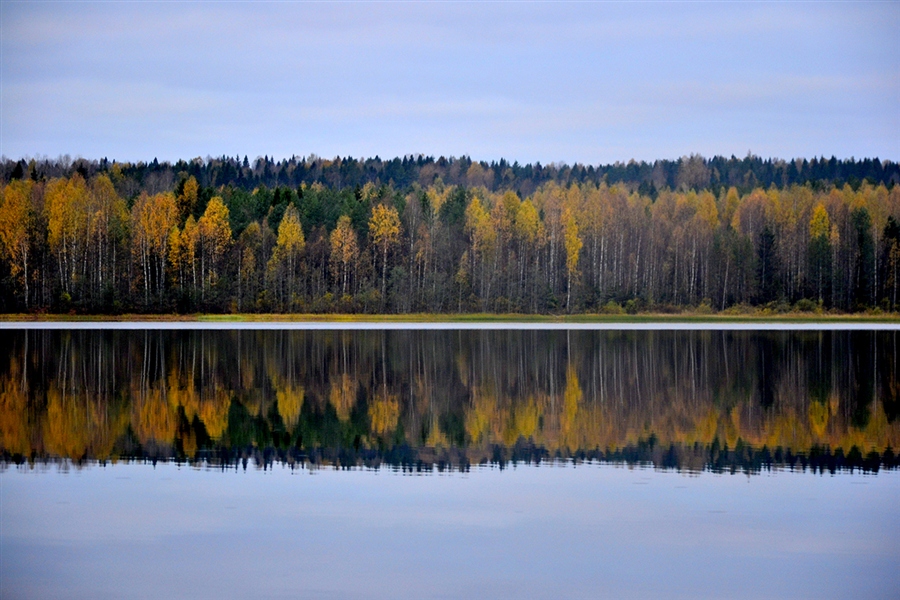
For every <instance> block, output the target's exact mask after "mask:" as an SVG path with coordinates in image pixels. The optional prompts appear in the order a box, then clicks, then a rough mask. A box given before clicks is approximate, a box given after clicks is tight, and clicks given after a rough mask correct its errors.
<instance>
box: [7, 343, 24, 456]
mask: <svg viewBox="0 0 900 600" xmlns="http://www.w3.org/2000/svg"><path fill="white" fill-rule="evenodd" d="M21 371H22V367H21V365H20V361H19V360H17V359H16V357H10V369H9V376H8V377H3V378H0V449H5V450H6V451H7V452H11V453H14V454H21V455H28V454H30V453H31V440H30V439H29V438H30V437H31V436H30V435H29V433H30V428H29V426H28V411H27V408H28V394H27V393H26V391H25V386H24V384H23V382H22V381H21V377H22V375H21Z"/></svg>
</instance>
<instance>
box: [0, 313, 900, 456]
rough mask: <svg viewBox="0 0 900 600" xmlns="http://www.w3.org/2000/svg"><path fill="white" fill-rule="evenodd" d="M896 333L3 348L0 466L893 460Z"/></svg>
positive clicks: (17, 335) (47, 342)
mask: <svg viewBox="0 0 900 600" xmlns="http://www.w3.org/2000/svg"><path fill="white" fill-rule="evenodd" d="M895 336H896V334H894V333H871V332H869V333H867V332H855V333H850V332H833V333H828V332H823V333H819V332H812V333H759V334H750V333H742V332H732V333H727V332H726V333H723V332H569V333H568V334H567V333H565V332H535V331H517V332H468V333H464V332H442V331H409V332H383V331H374V332H373V331H365V332H359V333H358V334H350V333H348V332H301V331H294V332H284V331H281V332H276V331H273V332H262V331H257V332H253V331H234V332H210V331H206V332H200V331H198V332H133V333H130V332H116V333H109V332H107V333H103V332H87V331H85V332H76V333H69V332H49V331H48V332H29V333H25V332H12V333H11V334H10V335H9V336H7V337H6V339H4V340H3V342H0V343H2V348H3V350H5V352H4V354H3V355H4V356H6V357H8V358H7V359H6V361H5V362H4V363H3V364H2V365H0V451H2V452H3V453H4V455H5V456H7V457H8V456H20V457H25V456H29V455H32V454H36V455H39V456H45V455H58V456H64V457H69V458H72V459H76V460H78V459H82V458H98V459H108V458H114V457H117V456H129V455H136V454H137V455H140V454H141V453H143V454H145V455H147V454H152V455H158V456H172V455H181V456H184V457H187V458H192V457H194V456H200V455H209V453H210V452H220V451H225V452H226V454H227V453H228V452H240V451H242V450H241V449H242V448H248V447H252V446H256V447H257V448H259V449H260V450H262V449H265V448H266V447H270V446H271V447H272V448H273V449H275V450H278V451H280V452H299V453H301V454H302V453H310V452H313V453H319V454H322V455H323V456H326V455H327V456H333V458H334V460H338V461H354V460H362V458H364V457H366V456H369V457H371V456H372V454H371V453H372V452H375V453H376V454H378V455H379V456H389V455H390V456H401V455H402V456H405V457H406V458H404V459H403V460H407V459H409V455H407V454H402V453H401V454H400V455H398V454H396V453H395V454H391V452H395V450H392V448H403V447H405V448H409V449H410V451H414V452H418V453H422V452H426V454H427V455H428V456H438V454H439V453H438V454H435V453H434V451H433V449H434V448H439V449H442V450H441V452H443V451H450V450H453V451H454V452H457V451H459V452H461V453H463V454H464V455H465V456H466V460H469V461H478V460H481V459H482V458H486V459H491V458H492V457H495V456H497V448H501V449H502V448H505V449H506V450H504V452H507V453H514V452H515V450H514V448H533V449H535V451H536V452H539V453H538V454H537V455H535V456H538V455H540V453H545V455H549V456H557V455H559V456H577V455H581V454H584V453H588V454H590V453H593V455H597V456H599V455H598V454H597V453H598V452H599V453H603V455H604V456H616V454H615V453H616V452H619V451H620V450H621V449H627V448H645V450H642V451H641V452H645V455H646V456H652V457H658V458H659V460H670V459H671V457H670V458H665V457H664V456H663V453H662V450H660V449H662V448H668V447H669V446H674V447H675V448H692V447H696V448H706V449H709V452H710V453H712V452H713V449H717V450H715V455H716V456H738V454H739V455H740V456H742V457H744V458H741V460H751V459H750V458H747V457H748V456H750V454H747V452H750V450H748V449H752V451H753V452H754V453H755V454H752V456H755V457H756V456H765V455H766V454H765V452H766V451H764V450H763V449H764V448H766V449H768V451H770V452H772V453H774V451H775V449H777V448H781V449H784V450H785V451H787V450H788V449H789V450H790V451H791V452H792V453H794V454H797V453H801V454H809V453H810V452H819V450H817V449H831V450H829V452H840V453H841V454H842V455H843V456H850V455H851V453H853V452H854V450H853V449H854V448H856V449H858V451H859V452H860V453H861V454H860V455H861V456H863V455H866V454H868V452H869V451H871V450H875V451H877V452H879V453H883V452H884V451H885V450H886V449H888V448H897V447H900V419H898V418H897V417H898V416H900V415H898V412H900V410H898V409H900V402H898V398H900V385H898V383H897V381H898V373H900V370H898V365H897V362H898V357H897V356H895V355H894V353H893V347H894V345H893V344H894V341H895V340H894V337H895ZM762 369H764V370H765V373H762V372H761V370H762ZM48 374H52V376H48ZM113 381H114V382H115V389H113V387H112V382H113ZM650 441H652V444H651V446H652V447H651V446H647V445H646V444H648V443H650ZM738 448H740V449H742V450H740V452H739V453H738V454H734V452H735V451H736V449H738ZM454 449H455V450H454ZM726 449H727V450H726ZM404 452H405V451H404ZM673 452H674V454H672V455H671V456H675V457H680V458H678V460H691V461H693V460H698V458H697V457H698V456H700V455H698V454H697V453H696V452H695V451H691V452H682V451H677V450H673ZM760 452H761V453H762V454H760ZM204 453H206V454H204ZM348 453H349V454H348ZM609 453H612V454H609ZM463 454H457V456H462V455H463ZM588 454H585V455H588ZM772 455H773V456H774V454H772ZM423 456H424V454H423ZM709 456H712V454H709ZM398 460H399V459H398ZM654 460H655V459H654ZM709 460H712V459H711V458H709ZM729 460H731V459H729ZM735 460H737V459H735ZM752 460H757V459H756V458H753V459H752ZM701 466H702V465H701Z"/></svg>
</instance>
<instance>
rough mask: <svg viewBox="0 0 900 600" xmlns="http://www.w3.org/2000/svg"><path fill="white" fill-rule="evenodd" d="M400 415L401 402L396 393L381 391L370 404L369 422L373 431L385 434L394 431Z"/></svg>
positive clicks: (377, 433)
mask: <svg viewBox="0 0 900 600" xmlns="http://www.w3.org/2000/svg"><path fill="white" fill-rule="evenodd" d="M399 416H400V402H399V400H398V399H397V395H396V394H388V393H385V392H383V391H382V392H379V393H377V394H375V397H374V398H372V402H371V404H369V423H370V425H371V429H372V433H374V434H376V435H381V436H383V435H385V434H387V433H388V432H390V431H393V430H394V428H395V427H396V425H397V418H398V417H399Z"/></svg>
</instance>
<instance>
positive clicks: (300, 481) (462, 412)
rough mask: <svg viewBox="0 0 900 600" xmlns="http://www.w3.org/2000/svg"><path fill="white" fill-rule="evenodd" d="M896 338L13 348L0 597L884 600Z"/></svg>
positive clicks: (205, 332)
mask: <svg viewBox="0 0 900 600" xmlns="http://www.w3.org/2000/svg"><path fill="white" fill-rule="evenodd" d="M898 336H900V332H897V331H891V330H887V331H849V330H831V331H823V330H807V331H741V330H704V331H693V330H669V331H664V330H632V331H621V330H595V329H587V330H568V331H567V330H558V329H557V330H553V329H547V330H524V331H523V330H502V329H501V330H459V329H456V330H452V329H436V330H416V329H413V330H383V329H359V330H353V331H351V330H336V329H333V328H332V329H320V330H300V329H293V330H276V329H266V330H263V329H250V328H248V329H241V330H234V329H231V330H215V329H179V330H172V329H154V330H147V329H144V330H140V329H122V330H94V329H78V330H65V329H32V330H24V329H7V330H5V331H2V332H0V452H2V469H3V470H2V471H0V473H2V474H0V511H2V513H0V526H2V531H0V597H2V598H54V597H72V598H104V597H115V598H121V597H129V598H130V597H134V598H160V597H190V598H196V597H210V598H223V597H226V598H229V597H239V598H240V597H252V596H259V597H290V598H298V597H299V598H445V597H446V598H505V597H509V598H560V597H566V598H597V597H614V598H621V597H687V598H693V597H729V598H733V597H749V598H755V597H762V598H771V597H815V598H826V597H833V598H896V597H897V596H898V593H900V575H898V574H897V568H896V562H897V557H898V556H900V514H898V500H900V472H898V470H897V469H896V467H897V464H898V459H897V457H896V455H895V450H894V449H896V448H898V440H900V419H898V415H900V364H898V363H900V360H898V353H897V343H898V341H900V340H898Z"/></svg>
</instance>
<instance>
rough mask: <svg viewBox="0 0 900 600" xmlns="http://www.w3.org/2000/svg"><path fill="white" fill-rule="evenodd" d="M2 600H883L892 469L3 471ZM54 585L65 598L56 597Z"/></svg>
mask: <svg viewBox="0 0 900 600" xmlns="http://www.w3.org/2000/svg"><path fill="white" fill-rule="evenodd" d="M0 489H2V499H0V500H2V511H3V512H2V531H3V535H2V548H0V550H2V556H3V562H2V567H0V568H2V571H0V581H2V586H3V589H2V590H0V592H2V593H3V595H4V597H6V594H7V593H9V594H10V596H11V597H56V596H58V595H65V596H68V597H104V596H116V597H133V598H161V597H179V596H180V597H194V598H201V597H208V598H223V597H291V598H296V597H312V598H440V597H456V598H461V597H467V598H477V597H484V598H504V597H515V598H524V597H528V598H561V597H565V598H597V597H603V596H609V597H660V596H665V597H698V596H702V597H708V596H711V595H715V596H724V597H775V596H777V597H782V598H785V597H800V596H802V597H815V598H828V597H889V596H890V595H891V594H892V593H893V592H896V590H897V589H898V586H900V575H898V574H897V571H896V569H895V566H896V564H895V563H896V557H897V556H898V555H900V539H898V537H897V532H898V531H900V516H898V514H897V511H896V510H895V503H896V499H897V498H898V497H900V474H898V473H896V472H888V473H881V474H879V475H877V476H861V475H847V474H843V475H838V476H821V475H811V474H807V473H804V474H794V473H788V472H778V473H775V474H773V475H761V476H755V477H750V478H748V477H745V476H741V475H714V474H709V473H704V474H701V475H695V476H688V475H681V474H677V473H658V472H654V471H651V470H644V469H635V470H629V469H625V468H614V467H611V466H603V467H597V466H581V467H578V468H571V467H566V468H562V467H559V466H549V465H544V466H541V467H538V468H535V467H521V466H520V467H519V468H517V469H508V470H505V471H502V472H501V471H499V470H497V469H478V468H476V469H473V470H472V472H471V473H468V474H460V473H454V474H451V475H438V474H432V475H428V476H419V477H417V476H403V475H398V474H394V473H391V472H389V471H380V472H371V471H351V472H346V471H334V470H330V469H323V470H319V471H316V472H315V473H314V474H310V473H309V472H307V471H299V472H294V473H292V472H291V471H290V470H288V469H287V468H286V467H281V466H277V467H276V468H275V470H274V471H269V472H262V471H256V470H253V469H250V470H248V471H247V472H244V471H243V470H238V471H236V472H235V471H234V470H230V471H226V472H221V471H202V470H195V469H190V468H186V467H181V468H179V467H177V466H175V465H171V464H160V465H158V466H156V467H155V468H153V467H151V466H149V465H114V466H109V467H105V468H101V467H91V468H87V469H82V470H70V471H69V472H68V473H66V474H58V473H57V472H56V470H55V469H51V470H50V472H46V473H41V472H38V473H35V472H29V471H26V470H22V469H17V468H10V469H8V470H6V471H5V472H3V474H2V488H0ZM63 591H65V593H64V594H63Z"/></svg>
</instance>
